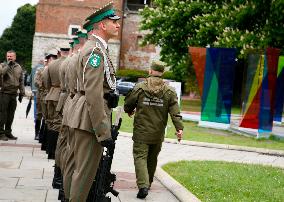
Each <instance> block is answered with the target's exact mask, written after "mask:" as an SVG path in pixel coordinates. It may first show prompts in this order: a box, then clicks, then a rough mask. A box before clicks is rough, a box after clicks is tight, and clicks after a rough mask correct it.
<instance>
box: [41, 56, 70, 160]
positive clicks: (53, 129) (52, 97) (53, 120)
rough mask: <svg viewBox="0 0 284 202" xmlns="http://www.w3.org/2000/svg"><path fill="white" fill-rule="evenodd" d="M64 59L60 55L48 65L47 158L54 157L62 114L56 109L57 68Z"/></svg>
mask: <svg viewBox="0 0 284 202" xmlns="http://www.w3.org/2000/svg"><path fill="white" fill-rule="evenodd" d="M65 59H66V57H65V56H61V57H60V58H59V59H56V60H54V61H52V62H51V63H50V64H49V65H48V68H47V70H48V83H49V84H48V86H50V87H51V88H50V90H49V92H48V94H47V95H46V97H45V100H46V101H47V111H48V121H49V122H48V123H49V126H48V132H47V134H48V135H47V139H48V158H49V159H55V151H56V145H57V139H58V135H59V131H60V127H61V120H62V116H60V114H59V113H58V112H57V111H56V107H57V105H58V101H59V98H60V93H61V89H60V77H59V70H60V66H61V64H62V63H63V61H64V60H65Z"/></svg>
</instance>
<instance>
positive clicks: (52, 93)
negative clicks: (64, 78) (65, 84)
mask: <svg viewBox="0 0 284 202" xmlns="http://www.w3.org/2000/svg"><path fill="white" fill-rule="evenodd" d="M65 59H66V57H60V58H59V59H56V60H53V61H52V62H50V63H49V64H48V68H47V71H48V74H47V86H48V88H49V87H50V90H49V92H48V94H47V95H46V97H45V100H52V101H58V100H59V96H60V91H61V90H60V77H59V69H60V65H61V64H62V62H63V61H64V60H65Z"/></svg>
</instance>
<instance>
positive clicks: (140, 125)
mask: <svg viewBox="0 0 284 202" xmlns="http://www.w3.org/2000/svg"><path fill="white" fill-rule="evenodd" d="M135 109H136V112H135V116H134V129H133V138H132V139H133V141H134V143H133V156H134V164H135V172H136V179H137V186H138V188H139V189H141V188H149V187H150V186H151V183H152V182H153V177H154V173H155V170H156V166H157V157H158V154H159V152H160V150H161V146H162V142H163V141H164V133H165V128H166V126H167V121H168V113H169V114H170V116H171V118H172V121H173V123H174V125H175V128H176V130H182V129H183V124H182V117H181V115H180V111H179V106H178V102H177V95H176V93H175V90H174V89H172V88H171V87H169V86H168V85H167V84H166V83H165V82H164V81H163V79H161V78H160V77H154V76H151V77H149V78H147V79H146V81H144V82H142V83H139V84H137V85H136V86H135V87H134V89H133V90H132V91H131V92H130V93H129V94H128V95H127V96H126V98H125V104H124V110H125V112H126V113H132V112H133V111H134V110H135ZM137 197H138V196H137Z"/></svg>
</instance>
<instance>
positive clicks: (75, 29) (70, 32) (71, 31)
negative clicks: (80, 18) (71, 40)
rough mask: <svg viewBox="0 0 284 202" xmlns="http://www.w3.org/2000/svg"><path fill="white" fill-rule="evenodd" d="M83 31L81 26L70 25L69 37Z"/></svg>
mask: <svg viewBox="0 0 284 202" xmlns="http://www.w3.org/2000/svg"><path fill="white" fill-rule="evenodd" d="M79 29H81V26H80V25H69V28H68V35H69V36H74V35H76V32H77V31H78V30H79Z"/></svg>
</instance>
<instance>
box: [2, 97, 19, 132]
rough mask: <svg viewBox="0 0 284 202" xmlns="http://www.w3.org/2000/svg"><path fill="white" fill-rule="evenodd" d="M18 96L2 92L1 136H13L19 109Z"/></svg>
mask: <svg viewBox="0 0 284 202" xmlns="http://www.w3.org/2000/svg"><path fill="white" fill-rule="evenodd" d="M16 98H17V95H12V94H6V93H1V92H0V134H3V133H4V134H11V133H12V128H11V127H12V123H13V120H14V115H15V110H16V107H17V99H16Z"/></svg>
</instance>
